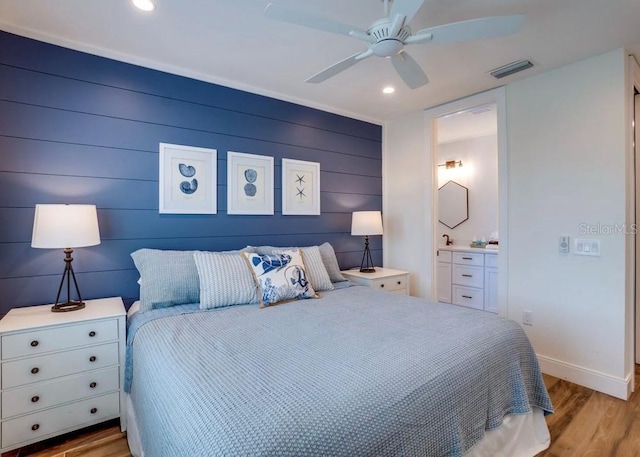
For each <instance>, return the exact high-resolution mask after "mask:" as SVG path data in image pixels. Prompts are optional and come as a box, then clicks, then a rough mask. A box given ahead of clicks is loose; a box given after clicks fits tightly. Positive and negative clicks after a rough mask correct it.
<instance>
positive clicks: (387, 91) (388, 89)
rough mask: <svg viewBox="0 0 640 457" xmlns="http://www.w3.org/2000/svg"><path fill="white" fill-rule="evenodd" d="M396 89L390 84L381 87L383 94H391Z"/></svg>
mask: <svg viewBox="0 0 640 457" xmlns="http://www.w3.org/2000/svg"><path fill="white" fill-rule="evenodd" d="M395 91H396V90H395V89H394V88H393V87H391V86H387V87H385V88H384V89H382V92H383V93H385V94H393V93H394V92H395Z"/></svg>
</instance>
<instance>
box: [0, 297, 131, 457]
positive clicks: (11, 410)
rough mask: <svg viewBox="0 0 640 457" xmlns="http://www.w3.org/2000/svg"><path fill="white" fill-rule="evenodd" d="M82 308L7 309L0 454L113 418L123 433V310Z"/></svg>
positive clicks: (108, 301) (107, 305) (95, 303)
mask: <svg viewBox="0 0 640 457" xmlns="http://www.w3.org/2000/svg"><path fill="white" fill-rule="evenodd" d="M85 303H86V307H85V308H84V309H81V310H79V311H71V312H67V313H52V312H51V305H44V306H31V307H26V308H15V309H12V310H11V311H9V312H8V313H7V315H6V316H5V317H4V318H3V319H2V320H1V321H0V356H1V357H0V363H1V364H0V378H1V391H2V403H1V407H0V409H1V421H2V426H1V428H0V443H1V446H0V452H5V451H9V450H11V449H15V448H19V447H22V446H26V445H27V444H31V443H34V442H37V441H41V440H44V439H47V438H51V437H53V436H56V435H61V434H63V433H67V432H70V431H72V430H76V429H80V428H83V427H86V426H89V425H93V424H97V423H99V422H103V421H106V420H110V419H115V418H118V417H119V418H120V427H121V429H122V430H123V431H124V430H126V411H125V402H124V391H123V390H122V386H123V381H124V354H125V325H126V312H125V309H124V304H123V303H122V299H121V298H120V297H114V298H104V299H100V300H85Z"/></svg>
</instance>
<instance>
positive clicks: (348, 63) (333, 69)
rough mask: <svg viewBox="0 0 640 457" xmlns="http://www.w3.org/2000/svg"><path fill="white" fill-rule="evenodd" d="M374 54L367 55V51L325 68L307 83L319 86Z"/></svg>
mask: <svg viewBox="0 0 640 457" xmlns="http://www.w3.org/2000/svg"><path fill="white" fill-rule="evenodd" d="M372 54H373V52H371V53H367V51H365V52H359V53H357V54H354V55H352V56H349V57H347V58H346V59H344V60H341V61H340V62H338V63H335V64H333V65H331V66H330V67H328V68H325V69H324V70H322V71H321V72H320V73H318V74H315V75H313V76H312V77H311V78H309V79H307V82H308V83H312V84H317V83H321V82H322V81H326V80H327V79H329V78H331V77H333V76H335V75H337V74H338V73H340V72H343V71H344V70H346V69H347V68H351V67H352V66H354V65H355V64H357V63H358V62H360V61H361V60H364V59H366V58H367V57H369V56H370V55H372Z"/></svg>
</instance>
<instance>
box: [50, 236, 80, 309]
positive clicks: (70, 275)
mask: <svg viewBox="0 0 640 457" xmlns="http://www.w3.org/2000/svg"><path fill="white" fill-rule="evenodd" d="M72 252H73V249H71V248H66V249H65V250H64V253H65V258H64V273H62V280H61V281H60V287H58V295H57V296H56V303H55V305H53V306H52V307H51V311H53V312H54V313H64V312H67V311H76V310H79V309H82V308H84V302H83V301H82V297H81V296H80V289H79V288H78V282H77V281H76V275H75V273H74V272H73V267H72V266H71V262H73V257H71V253H72ZM65 279H66V280H67V301H66V303H59V302H58V300H59V299H60V292H61V291H62V286H63V284H64V280H65ZM71 279H73V285H74V286H75V288H76V293H77V294H78V300H71Z"/></svg>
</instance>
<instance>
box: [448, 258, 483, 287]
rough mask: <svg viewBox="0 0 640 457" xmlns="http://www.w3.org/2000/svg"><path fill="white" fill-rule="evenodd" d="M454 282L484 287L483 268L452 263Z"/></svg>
mask: <svg viewBox="0 0 640 457" xmlns="http://www.w3.org/2000/svg"><path fill="white" fill-rule="evenodd" d="M452 281H453V283H454V284H460V285H462V286H470V287H479V288H482V287H484V268H482V267H468V266H466V265H456V264H453V276H452Z"/></svg>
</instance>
